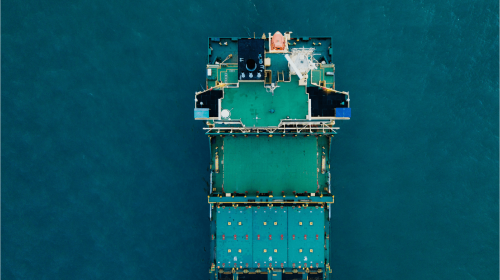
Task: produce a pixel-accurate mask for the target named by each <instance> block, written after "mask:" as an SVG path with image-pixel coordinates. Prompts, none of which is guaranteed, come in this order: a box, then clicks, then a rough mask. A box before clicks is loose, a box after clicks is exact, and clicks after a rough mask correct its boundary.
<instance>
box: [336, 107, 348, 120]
mask: <svg viewBox="0 0 500 280" xmlns="http://www.w3.org/2000/svg"><path fill="white" fill-rule="evenodd" d="M335 117H337V118H350V117H351V108H335Z"/></svg>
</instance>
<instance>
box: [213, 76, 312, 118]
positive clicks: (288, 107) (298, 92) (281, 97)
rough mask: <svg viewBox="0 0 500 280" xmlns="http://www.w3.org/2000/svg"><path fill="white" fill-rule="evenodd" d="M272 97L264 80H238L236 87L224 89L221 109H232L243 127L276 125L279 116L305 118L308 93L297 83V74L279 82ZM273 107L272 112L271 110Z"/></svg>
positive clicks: (232, 116)
mask: <svg viewBox="0 0 500 280" xmlns="http://www.w3.org/2000/svg"><path fill="white" fill-rule="evenodd" d="M278 86H279V88H277V89H275V91H274V96H273V95H272V94H271V93H270V92H266V89H265V88H264V82H263V81H262V82H240V83H239V88H225V89H224V98H223V99H222V109H228V110H231V118H232V119H241V121H242V122H243V124H244V125H246V126H252V127H253V126H257V127H258V126H278V125H279V123H280V120H281V119H286V117H287V116H289V117H290V118H291V119H305V118H306V117H307V111H308V102H307V100H308V96H307V94H306V90H305V86H299V84H298V78H297V76H295V75H293V76H292V79H291V81H290V82H281V83H279V84H278ZM271 109H273V110H274V111H275V112H274V113H270V110H271ZM256 118H258V119H256Z"/></svg>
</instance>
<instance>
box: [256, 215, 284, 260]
mask: <svg viewBox="0 0 500 280" xmlns="http://www.w3.org/2000/svg"><path fill="white" fill-rule="evenodd" d="M252 217H253V236H252V239H253V267H255V268H256V267H258V265H259V264H260V267H261V268H264V269H266V268H267V267H273V268H276V267H278V268H281V267H282V266H281V265H282V264H283V266H284V267H286V266H287V207H283V208H280V207H272V208H270V207H260V208H257V207H252ZM264 250H266V252H264Z"/></svg>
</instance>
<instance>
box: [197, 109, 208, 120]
mask: <svg viewBox="0 0 500 280" xmlns="http://www.w3.org/2000/svg"><path fill="white" fill-rule="evenodd" d="M194 118H195V119H208V118H209V112H208V108H195V109H194Z"/></svg>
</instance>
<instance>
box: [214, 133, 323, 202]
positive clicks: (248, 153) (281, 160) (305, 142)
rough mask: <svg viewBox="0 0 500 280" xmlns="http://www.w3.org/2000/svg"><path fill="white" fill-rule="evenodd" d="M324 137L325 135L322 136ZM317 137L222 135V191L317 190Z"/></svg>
mask: <svg viewBox="0 0 500 280" xmlns="http://www.w3.org/2000/svg"><path fill="white" fill-rule="evenodd" d="M325 138H326V137H325ZM316 152H317V139H316V137H312V136H311V137H303V136H301V137H279V136H275V137H272V138H269V137H248V138H244V137H238V138H232V137H226V138H224V171H223V172H224V191H225V192H226V193H230V192H237V193H244V192H245V191H248V192H249V193H252V194H255V193H256V192H257V191H259V192H261V193H267V192H269V191H273V193H274V194H275V195H281V192H282V191H285V194H288V195H289V194H291V193H292V192H293V191H296V192H298V193H302V192H305V191H307V192H315V191H316V190H317V177H318V174H317V167H318V159H317V154H316Z"/></svg>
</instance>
